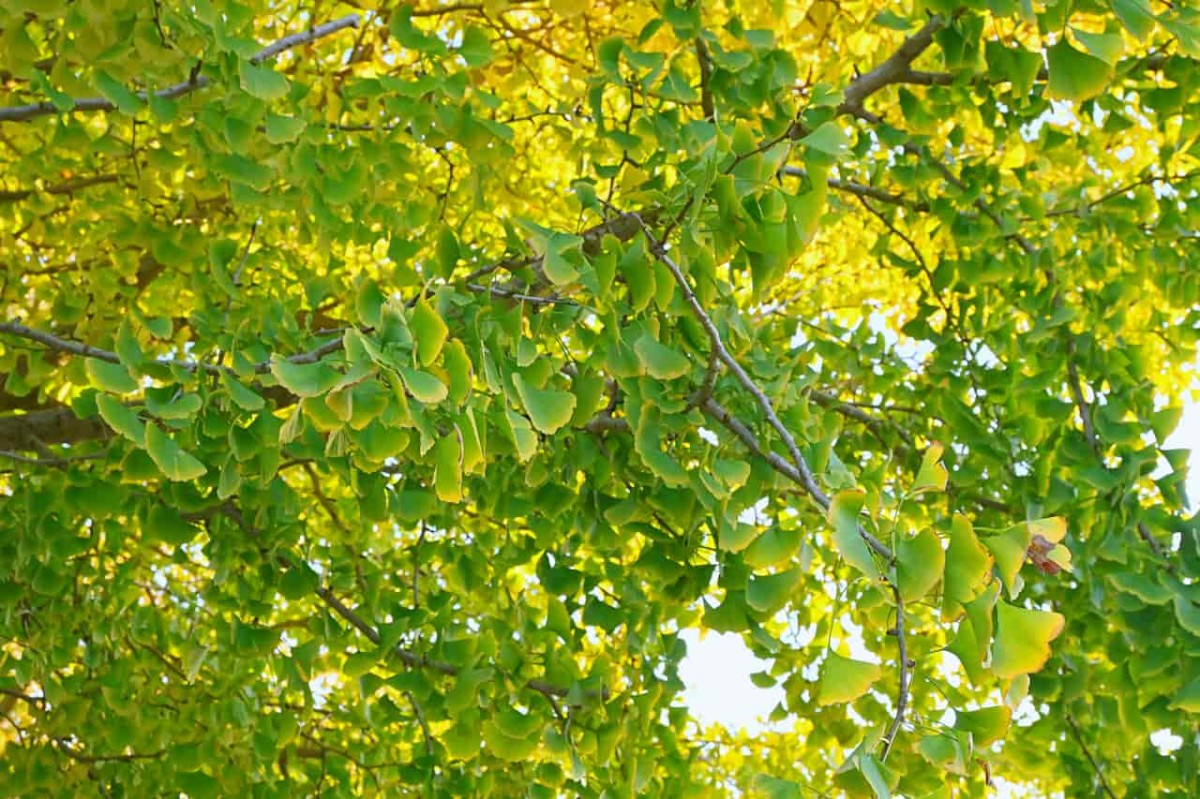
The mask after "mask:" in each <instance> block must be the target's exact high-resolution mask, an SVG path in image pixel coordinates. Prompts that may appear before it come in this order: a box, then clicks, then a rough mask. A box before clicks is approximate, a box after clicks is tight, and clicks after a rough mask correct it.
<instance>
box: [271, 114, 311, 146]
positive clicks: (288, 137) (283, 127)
mask: <svg viewBox="0 0 1200 799" xmlns="http://www.w3.org/2000/svg"><path fill="white" fill-rule="evenodd" d="M305 127H306V125H305V121H304V120H303V119H301V118H300V117H289V116H281V115H279V114H267V124H266V128H267V141H268V142H270V143H271V144H286V143H287V142H293V141H295V140H296V139H298V138H300V134H301V133H303V132H304V128H305Z"/></svg>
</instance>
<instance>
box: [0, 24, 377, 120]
mask: <svg viewBox="0 0 1200 799" xmlns="http://www.w3.org/2000/svg"><path fill="white" fill-rule="evenodd" d="M358 21H359V20H358V15H357V14H351V15H349V16H345V17H342V18H340V19H335V20H333V21H332V22H326V23H325V24H324V25H318V26H317V27H315V28H310V29H309V30H307V31H303V32H302V33H293V34H291V35H290V36H284V37H283V38H282V39H279V40H278V41H276V42H273V43H271V44H269V45H267V46H266V47H264V48H263V49H262V50H259V51H258V52H257V53H255V54H254V55H253V56H251V57H250V63H251V64H261V63H262V62H263V61H267V60H270V59H272V58H274V57H275V56H277V55H279V54H280V53H282V52H284V51H285V50H290V49H291V48H293V47H298V46H300V45H302V44H309V43H311V42H315V41H316V40H317V39H321V38H323V37H325V36H328V35H330V34H332V33H337V32H338V31H340V30H344V29H346V28H357V27H358ZM211 82H212V81H210V80H209V79H208V78H207V77H205V76H204V75H200V74H194V75H192V76H191V77H189V78H188V79H187V80H185V81H181V82H180V83H176V84H175V85H173V86H168V87H166V88H165V89H159V90H158V91H156V92H154V93H153V94H154V96H155V97H159V98H162V99H164V100H174V99H175V98H177V97H182V96H183V95H185V94H190V93H191V92H194V91H196V90H197V89H202V88H204V87H205V86H208V85H209V84H210V83H211ZM137 96H138V97H139V98H141V99H142V100H146V99H148V97H149V96H150V95H149V94H148V93H147V92H144V91H142V92H137ZM71 103H72V106H71V108H70V109H68V111H112V110H113V109H115V108H116V107H117V106H116V104H115V103H113V102H112V101H111V100H108V99H106V98H104V97H82V98H80V99H78V100H72V101H71ZM58 113H61V112H60V111H59V110H58V108H56V107H55V106H54V104H53V103H51V102H48V101H46V100H43V101H42V102H40V103H30V104H28V105H15V106H9V107H8V108H0V122H25V121H27V120H30V119H35V118H37V117H42V116H49V115H51V114H58Z"/></svg>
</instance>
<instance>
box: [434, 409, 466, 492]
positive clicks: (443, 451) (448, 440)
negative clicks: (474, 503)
mask: <svg viewBox="0 0 1200 799" xmlns="http://www.w3.org/2000/svg"><path fill="white" fill-rule="evenodd" d="M433 459H434V464H435V467H434V478H433V484H434V488H435V490H436V491H437V496H438V499H440V500H441V501H442V502H459V501H460V500H462V473H463V462H462V433H461V432H459V429H458V426H457V425H455V427H454V430H453V432H452V433H451V434H450V435H446V436H443V437H442V438H441V440H439V441H438V442H437V444H436V445H434V448H433Z"/></svg>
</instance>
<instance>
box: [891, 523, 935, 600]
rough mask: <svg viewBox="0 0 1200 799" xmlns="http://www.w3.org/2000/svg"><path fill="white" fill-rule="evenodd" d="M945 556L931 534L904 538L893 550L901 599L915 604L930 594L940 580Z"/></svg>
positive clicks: (931, 531)
mask: <svg viewBox="0 0 1200 799" xmlns="http://www.w3.org/2000/svg"><path fill="white" fill-rule="evenodd" d="M945 566H946V553H945V551H943V550H942V541H941V539H940V538H938V536H937V534H936V533H934V532H933V530H929V529H925V530H922V531H921V532H919V533H917V535H915V536H913V537H912V538H905V539H903V540H901V541H900V544H899V546H897V547H896V578H897V583H898V587H899V589H900V598H901V599H903V600H904V602H905V603H909V602H916V601H917V600H919V599H921V598H923V597H924V596H925V595H926V594H928V593H929V592H930V591H932V590H933V587H934V586H935V585H937V584H938V582H939V581H940V580H941V579H942V574H943V572H944V570H945Z"/></svg>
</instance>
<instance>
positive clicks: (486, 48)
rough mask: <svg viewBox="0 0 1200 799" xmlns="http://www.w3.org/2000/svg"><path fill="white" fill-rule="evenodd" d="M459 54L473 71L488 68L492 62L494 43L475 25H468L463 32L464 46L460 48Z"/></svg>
mask: <svg viewBox="0 0 1200 799" xmlns="http://www.w3.org/2000/svg"><path fill="white" fill-rule="evenodd" d="M458 54H459V55H460V56H462V57H463V60H464V61H466V62H467V66H468V67H470V68H472V69H476V68H478V67H482V66H486V65H487V64H488V63H489V62H490V61H491V60H492V42H491V40H490V39H488V37H487V34H485V33H484V32H483V31H482V30H480V29H479V28H477V27H475V26H474V25H468V26H467V28H466V30H464V31H463V37H462V45H460V46H459V48H458Z"/></svg>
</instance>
